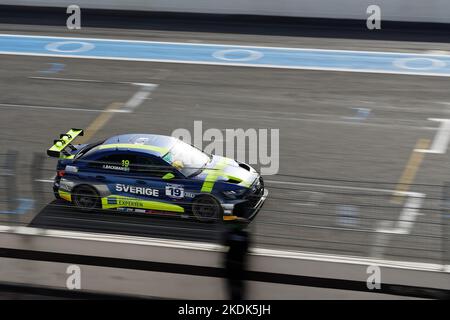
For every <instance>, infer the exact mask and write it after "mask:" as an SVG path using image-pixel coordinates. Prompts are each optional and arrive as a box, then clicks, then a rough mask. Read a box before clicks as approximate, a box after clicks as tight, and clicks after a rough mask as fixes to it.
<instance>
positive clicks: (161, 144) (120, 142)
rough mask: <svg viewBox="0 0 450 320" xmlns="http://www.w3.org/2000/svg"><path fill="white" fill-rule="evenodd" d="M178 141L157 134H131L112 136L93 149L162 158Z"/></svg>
mask: <svg viewBox="0 0 450 320" xmlns="http://www.w3.org/2000/svg"><path fill="white" fill-rule="evenodd" d="M177 141H178V139H177V138H174V137H171V136H163V135H159V134H142V133H131V134H122V135H117V136H113V137H111V138H109V139H106V140H105V141H104V142H103V143H102V144H101V145H99V146H97V147H96V148H95V149H96V151H98V150H105V151H106V150H108V149H109V150H121V151H125V150H132V151H139V152H143V153H146V154H152V155H155V156H160V157H161V156H164V155H165V154H166V153H167V152H169V150H170V149H172V147H173V145H174V144H175V143H176V142H177Z"/></svg>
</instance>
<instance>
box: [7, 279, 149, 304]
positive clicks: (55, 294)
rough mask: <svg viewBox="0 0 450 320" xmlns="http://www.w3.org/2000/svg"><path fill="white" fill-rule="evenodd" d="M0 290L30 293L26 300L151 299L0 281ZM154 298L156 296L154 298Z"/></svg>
mask: <svg viewBox="0 0 450 320" xmlns="http://www.w3.org/2000/svg"><path fill="white" fill-rule="evenodd" d="M0 292H2V293H3V292H8V293H16V294H26V295H30V297H29V298H26V300H34V299H35V297H34V296H36V297H37V296H39V297H43V298H44V299H45V298H48V299H56V298H62V299H77V300H136V299H139V300H141V299H142V300H145V299H153V298H147V297H140V296H129V295H125V294H112V293H99V292H93V291H84V290H68V289H60V288H51V287H44V286H35V285H26V284H21V283H0ZM155 299H156V298H155Z"/></svg>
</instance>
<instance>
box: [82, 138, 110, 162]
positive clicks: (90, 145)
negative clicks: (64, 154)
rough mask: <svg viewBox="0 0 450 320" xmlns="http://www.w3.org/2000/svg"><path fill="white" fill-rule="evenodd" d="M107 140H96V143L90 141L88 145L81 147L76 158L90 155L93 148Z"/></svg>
mask: <svg viewBox="0 0 450 320" xmlns="http://www.w3.org/2000/svg"><path fill="white" fill-rule="evenodd" d="M104 142H105V140H102V141H98V142H94V143H90V144H88V145H87V146H85V147H84V148H83V149H81V150H80V151H79V152H78V153H77V155H76V156H75V159H80V158H82V157H83V156H85V155H88V153H89V151H91V150H92V149H94V148H95V147H97V146H99V145H101V144H103V143H104Z"/></svg>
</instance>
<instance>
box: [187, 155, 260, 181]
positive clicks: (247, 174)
mask: <svg viewBox="0 0 450 320" xmlns="http://www.w3.org/2000/svg"><path fill="white" fill-rule="evenodd" d="M208 176H209V178H211V176H214V178H215V177H217V180H216V181H222V182H228V183H233V184H236V185H239V186H243V187H246V188H249V187H250V186H251V185H252V184H253V182H255V180H256V178H258V177H259V173H258V172H257V171H256V170H255V169H253V168H252V167H250V166H249V165H248V164H245V163H243V162H239V161H236V160H233V159H230V158H226V157H221V156H217V155H213V156H212V159H211V161H210V162H209V163H208V164H207V165H206V167H205V168H204V169H203V171H202V172H201V173H200V174H199V175H197V176H196V177H194V179H199V180H205V179H207V177H208Z"/></svg>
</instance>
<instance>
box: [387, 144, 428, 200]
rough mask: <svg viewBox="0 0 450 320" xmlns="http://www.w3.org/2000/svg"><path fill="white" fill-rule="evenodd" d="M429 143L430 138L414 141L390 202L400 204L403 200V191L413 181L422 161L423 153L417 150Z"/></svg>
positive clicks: (406, 189)
mask: <svg viewBox="0 0 450 320" xmlns="http://www.w3.org/2000/svg"><path fill="white" fill-rule="evenodd" d="M429 144H430V140H428V139H419V140H417V142H416V146H415V148H414V150H413V151H412V152H411V155H410V157H409V160H408V162H407V164H406V166H405V169H404V170H403V173H402V175H401V177H400V179H399V181H398V183H397V187H396V188H395V192H394V195H393V197H392V199H391V202H393V203H397V204H400V203H402V201H403V196H404V195H405V194H404V191H408V190H409V188H410V186H411V183H413V181H414V178H415V177H416V174H417V171H418V170H419V167H420V165H421V163H422V161H423V157H424V154H423V153H421V152H418V151H417V150H418V149H426V148H427V147H428V145H429Z"/></svg>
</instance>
